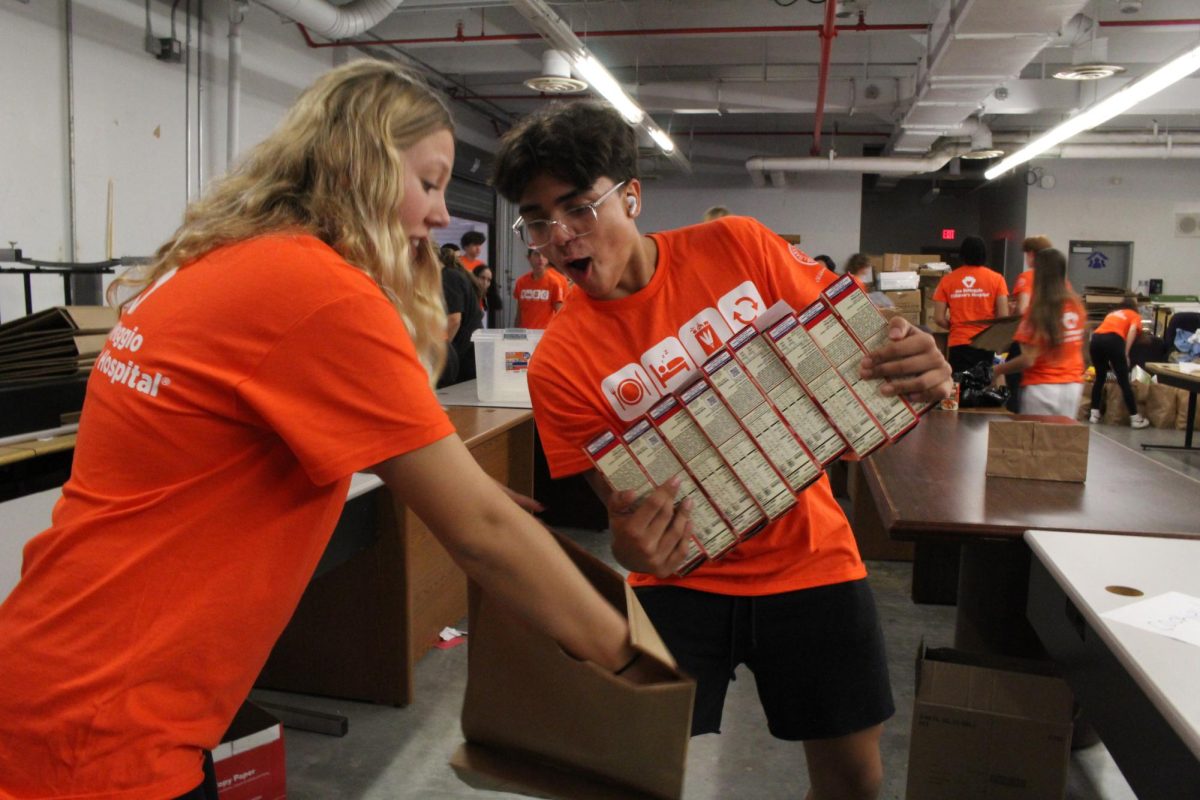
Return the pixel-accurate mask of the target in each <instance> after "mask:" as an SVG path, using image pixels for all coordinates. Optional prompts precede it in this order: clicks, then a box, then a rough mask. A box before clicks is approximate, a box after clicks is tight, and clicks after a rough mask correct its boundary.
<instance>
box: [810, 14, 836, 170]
mask: <svg viewBox="0 0 1200 800" xmlns="http://www.w3.org/2000/svg"><path fill="white" fill-rule="evenodd" d="M836 14H837V3H831V2H829V0H825V24H824V25H823V26H822V27H821V34H820V36H821V66H820V68H819V69H818V70H817V75H818V79H817V109H816V119H815V120H814V121H813V141H812V147H811V148H810V149H809V151H808V152H809V155H812V156H819V155H821V124H822V123H823V122H824V121H825V92H826V91H827V90H828V88H829V59H830V57H831V56H832V55H833V39H834V37H835V36H837V26H836V25H835V24H834V20H835V19H836Z"/></svg>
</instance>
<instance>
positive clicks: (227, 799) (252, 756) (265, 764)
mask: <svg viewBox="0 0 1200 800" xmlns="http://www.w3.org/2000/svg"><path fill="white" fill-rule="evenodd" d="M212 755H213V766H214V768H215V770H216V773H217V795H218V796H219V797H220V798H221V800H285V799H286V798H287V775H286V769H287V767H286V763H285V760H284V750H283V725H282V724H280V722H279V720H277V719H275V717H273V716H271V715H270V714H269V713H267V712H266V711H264V710H263V709H261V708H259V707H258V706H256V705H254V704H253V703H250V702H246V703H243V704H242V707H241V708H239V709H238V713H237V715H236V716H235V717H234V718H233V722H232V723H230V725H229V730H227V731H226V732H225V736H223V737H222V739H221V744H219V745H217V747H216V748H214V749H213V751H212Z"/></svg>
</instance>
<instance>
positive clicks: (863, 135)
mask: <svg viewBox="0 0 1200 800" xmlns="http://www.w3.org/2000/svg"><path fill="white" fill-rule="evenodd" d="M829 2H834V0H829ZM544 5H545V6H546V7H548V8H549V9H550V10H552V12H553V13H554V14H556V15H557V16H558V17H560V18H561V19H562V20H563V21H564V22H565V23H566V24H567V25H569V26H570V28H571V29H573V30H574V32H575V34H576V35H577V36H578V37H579V39H580V40H582V41H583V42H584V43H585V44H586V46H587V47H588V48H589V49H590V50H591V51H592V52H593V53H594V54H595V55H596V57H597V58H598V59H599V60H600V61H601V62H602V63H603V64H605V65H606V66H607V67H608V68H609V70H610V71H611V72H612V73H613V74H614V75H615V76H616V77H617V79H618V80H619V81H621V83H622V84H623V85H624V86H625V87H626V90H627V91H628V92H629V94H630V95H631V96H633V97H634V98H635V99H636V100H637V101H638V102H639V103H640V104H641V105H642V107H643V108H644V109H645V110H646V111H647V112H649V114H650V115H651V116H652V118H653V120H654V121H655V122H656V123H657V124H658V125H659V126H660V127H661V128H663V129H664V130H666V131H668V132H669V133H670V135H671V136H672V137H673V139H674V141H675V142H676V144H677V145H678V147H679V148H680V150H681V152H682V154H683V155H684V156H685V157H686V158H687V160H688V162H689V163H691V164H692V166H693V167H694V168H695V169H696V170H697V171H698V172H705V171H718V172H719V171H723V170H726V169H728V170H738V171H740V172H741V173H742V174H743V175H744V174H745V163H746V159H747V158H748V157H751V156H763V157H767V158H779V157H807V156H810V155H813V154H819V155H821V156H828V154H829V152H830V150H831V149H835V150H836V151H837V154H838V155H839V156H857V155H862V154H868V155H875V154H882V155H891V156H897V157H901V156H909V157H927V156H929V155H930V154H936V153H938V152H939V151H942V152H944V151H945V150H946V149H947V148H948V147H951V146H954V147H957V151H956V152H958V151H962V150H965V149H970V148H969V143H970V139H971V134H972V132H976V133H977V132H978V129H979V125H980V123H982V125H983V126H985V127H986V128H988V129H990V131H991V132H992V134H993V137H994V139H995V142H996V147H998V148H1001V149H1008V150H1011V149H1013V146H1014V145H1015V143H1017V142H1019V141H1021V140H1023V139H1025V138H1028V137H1029V136H1030V135H1031V134H1034V133H1037V132H1039V131H1042V130H1045V129H1046V128H1048V127H1050V126H1052V125H1054V124H1057V123H1058V122H1060V121H1062V120H1063V119H1065V118H1066V117H1067V116H1069V115H1070V114H1072V113H1073V111H1075V110H1076V109H1079V108H1082V107H1085V106H1087V105H1089V104H1090V103H1091V102H1093V101H1094V100H1095V99H1097V98H1098V97H1103V96H1104V95H1106V94H1108V93H1111V92H1112V91H1114V90H1116V89H1118V88H1119V87H1120V86H1122V85H1124V84H1125V83H1127V82H1128V81H1129V80H1131V79H1133V78H1136V77H1137V76H1139V75H1141V74H1144V73H1145V72H1146V71H1148V70H1149V69H1151V68H1153V67H1154V66H1155V65H1157V64H1159V63H1162V62H1163V61H1164V60H1166V59H1167V58H1168V57H1170V56H1171V55H1172V54H1174V53H1176V52H1178V51H1180V50H1181V49H1183V48H1184V47H1186V46H1188V45H1189V44H1194V43H1195V42H1196V41H1197V40H1198V39H1200V3H1197V2H1196V0H1143V1H1142V2H1137V1H1136V0H1091V2H1086V1H1084V0H866V1H864V0H857V2H854V1H853V0H846V1H844V2H840V3H837V10H838V12H839V13H840V14H841V15H842V16H840V17H839V18H837V19H836V23H837V26H838V28H837V35H836V36H835V37H834V38H833V39H832V47H831V57H830V60H829V68H828V75H829V78H828V84H827V96H826V99H825V106H824V110H823V121H822V124H821V132H820V135H819V137H818V135H817V132H816V131H817V126H816V118H817V114H816V111H817V104H818V96H819V90H820V84H821V80H820V77H821V76H820V73H821V69H820V62H821V37H820V33H819V32H818V29H819V28H820V27H821V25H822V23H823V21H824V17H825V13H826V8H825V5H824V3H818V2H813V1H812V0H792V2H787V0H692V1H689V2H684V1H683V0H576V1H575V2H549V3H545V4H544ZM312 40H313V43H314V44H328V40H326V39H323V38H321V37H320V36H318V35H316V34H312ZM378 40H385V41H387V42H390V44H387V45H381V44H378V43H377V41H378ZM354 41H356V42H359V43H369V44H368V45H366V47H367V49H370V50H377V51H380V52H387V53H391V54H392V55H393V56H396V57H400V58H402V59H406V60H410V61H415V62H417V63H419V64H421V65H423V66H424V67H426V68H428V69H430V70H432V71H434V72H436V73H437V74H438V75H440V76H441V77H440V78H439V81H440V82H441V83H442V85H443V86H447V87H450V91H451V92H452V93H453V95H454V97H455V100H456V101H457V102H459V103H461V104H463V105H464V106H469V107H471V108H474V109H476V110H479V111H482V112H483V113H485V114H486V115H487V116H488V117H490V118H491V119H492V120H493V123H494V126H495V128H496V129H497V130H502V129H503V128H504V127H506V126H507V125H509V124H511V122H512V121H513V120H515V119H517V118H519V117H520V116H521V115H524V114H526V113H528V112H530V111H532V110H534V109H536V108H539V107H541V106H543V105H545V104H546V103H549V102H553V100H554V97H553V96H552V95H548V94H543V93H539V92H537V91H535V90H532V89H530V88H528V87H527V86H526V85H525V81H527V80H528V79H530V78H533V77H536V76H539V75H542V74H543V55H544V53H545V51H546V50H547V49H549V45H547V43H546V42H545V41H544V40H543V39H542V38H541V37H540V36H539V35H538V34H537V33H536V32H535V28H534V27H533V25H532V24H531V22H530V21H529V19H527V18H526V16H523V15H522V13H520V12H519V11H518V10H516V9H515V8H513V7H512V6H510V5H509V4H508V3H506V2H494V1H491V2H489V0H476V1H475V2H469V1H466V2H458V1H457V0H441V1H440V2H439V0H405V2H403V3H402V4H401V5H399V7H397V9H396V10H395V11H393V12H392V13H391V14H390V15H388V16H387V17H386V18H385V19H384V20H383V21H382V22H380V23H379V24H377V25H375V26H374V27H373V28H371V29H370V30H369V31H368V32H366V33H364V34H360V35H358V36H356V37H354ZM1088 63H1103V64H1112V65H1115V66H1118V67H1121V68H1123V70H1124V72H1122V73H1120V74H1118V75H1117V76H1115V77H1110V78H1105V79H1101V80H1093V81H1066V80H1058V79H1055V78H1054V77H1053V75H1054V73H1056V72H1059V71H1062V70H1063V69H1065V68H1068V67H1071V66H1072V65H1075V66H1078V65H1080V64H1088ZM585 94H586V93H585ZM1136 111H1137V113H1134V114H1126V115H1124V116H1121V117H1118V118H1116V119H1113V120H1111V121H1110V122H1109V123H1108V124H1106V125H1105V126H1104V128H1103V129H1101V131H1107V132H1109V133H1111V134H1119V135H1121V136H1125V135H1129V136H1130V138H1131V140H1136V139H1135V138H1134V135H1136V136H1141V137H1144V136H1146V135H1151V136H1153V135H1154V134H1156V133H1157V134H1158V137H1159V139H1158V140H1151V139H1144V140H1141V141H1142V142H1143V143H1147V142H1151V141H1160V140H1163V137H1164V136H1165V134H1166V133H1172V134H1183V135H1185V139H1186V134H1189V133H1190V134H1198V133H1200V77H1191V78H1188V79H1185V80H1184V81H1182V82H1180V83H1179V84H1176V85H1175V86H1174V87H1171V88H1170V89H1168V90H1166V91H1165V92H1163V93H1162V94H1160V95H1158V96H1157V97H1154V98H1151V99H1150V100H1149V101H1147V102H1146V103H1145V104H1144V105H1143V106H1142V107H1139V108H1138V109H1136ZM649 144H650V143H649V141H647V146H649ZM814 145H816V148H815V149H814ZM674 167H675V165H672V164H670V163H667V162H666V161H665V160H664V163H663V164H662V167H661V168H662V170H663V171H664V172H665V171H670V170H671V169H672V168H674Z"/></svg>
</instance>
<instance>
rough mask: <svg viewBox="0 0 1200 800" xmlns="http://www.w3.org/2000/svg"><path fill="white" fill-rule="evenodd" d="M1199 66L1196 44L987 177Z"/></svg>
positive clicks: (1036, 141)
mask: <svg viewBox="0 0 1200 800" xmlns="http://www.w3.org/2000/svg"><path fill="white" fill-rule="evenodd" d="M1197 69H1200V44H1194V45H1192V46H1191V47H1189V48H1188V49H1187V50H1185V51H1184V52H1183V53H1181V54H1180V55H1178V56H1176V57H1175V58H1173V59H1171V60H1170V61H1168V62H1166V63H1165V64H1163V65H1162V66H1161V67H1159V68H1158V69H1156V70H1154V71H1153V72H1150V73H1147V74H1146V75H1143V76H1142V77H1140V78H1138V79H1137V80H1135V81H1132V82H1130V83H1129V84H1127V85H1126V86H1123V87H1122V88H1120V89H1118V90H1117V91H1115V92H1113V93H1112V94H1110V95H1109V96H1108V97H1106V98H1104V99H1103V100H1100V101H1099V102H1097V103H1093V104H1092V105H1090V106H1088V107H1087V108H1085V109H1084V110H1083V111H1080V112H1079V113H1078V114H1076V115H1075V116H1073V117H1071V118H1070V119H1069V120H1067V121H1066V122H1064V123H1062V124H1061V125H1058V126H1057V127H1054V128H1051V129H1050V130H1048V131H1046V132H1045V133H1043V134H1042V135H1041V136H1039V137H1038V138H1036V139H1034V140H1033V141H1032V142H1030V143H1029V144H1027V145H1025V146H1024V147H1022V148H1021V149H1020V150H1018V151H1016V152H1015V153H1013V154H1012V155H1011V156H1009V157H1008V158H1006V159H1004V160H1003V161H1001V162H1000V163H999V164H997V165H996V166H994V167H992V168H991V169H989V170H988V171H987V172H985V173H983V176H984V177H985V178H987V179H988V180H989V181H990V180H991V179H992V178H995V177H997V176H999V175H1003V174H1004V173H1006V172H1008V171H1009V170H1010V169H1012V168H1013V167H1016V166H1019V165H1021V164H1024V163H1025V162H1026V161H1029V160H1030V159H1032V158H1037V157H1038V156H1039V155H1041V154H1042V153H1044V152H1046V151H1047V150H1049V149H1050V148H1051V147H1054V146H1055V145H1057V144H1061V143H1062V142H1064V141H1066V140H1067V139H1070V138H1071V137H1072V136H1074V135H1076V134H1078V133H1083V132H1084V131H1086V130H1091V129H1092V128H1094V127H1096V126H1097V125H1099V124H1101V123H1103V122H1106V121H1108V120H1110V119H1112V118H1113V117H1115V116H1117V115H1118V114H1123V113H1124V112H1126V111H1128V110H1129V109H1131V108H1133V107H1134V106H1136V105H1137V104H1138V103H1140V102H1142V101H1143V100H1145V99H1146V98H1148V97H1152V96H1153V95H1156V94H1158V93H1159V92H1161V91H1162V90H1163V89H1165V88H1167V87H1168V86H1170V85H1171V84H1173V83H1175V82H1177V81H1180V80H1182V79H1184V78H1186V77H1187V76H1188V75H1191V74H1192V73H1193V72H1195V71H1196V70H1197Z"/></svg>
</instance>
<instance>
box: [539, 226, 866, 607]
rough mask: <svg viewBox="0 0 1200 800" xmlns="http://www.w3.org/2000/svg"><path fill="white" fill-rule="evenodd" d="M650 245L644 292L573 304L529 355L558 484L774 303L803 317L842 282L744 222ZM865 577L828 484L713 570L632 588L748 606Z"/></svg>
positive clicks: (646, 578)
mask: <svg viewBox="0 0 1200 800" xmlns="http://www.w3.org/2000/svg"><path fill="white" fill-rule="evenodd" d="M652 238H653V239H654V242H655V243H656V244H657V246H658V261H657V263H656V265H655V270H654V275H653V276H652V277H651V279H650V282H649V284H648V285H646V286H645V287H644V288H642V289H641V290H639V291H637V292H635V293H634V294H632V295H629V296H627V297H622V298H619V299H616V300H596V299H594V298H592V297H589V296H588V295H587V294H586V293H584V292H582V291H578V292H575V294H574V296H573V297H572V298H571V301H570V302H569V303H567V304H566V305H565V306H564V307H563V310H562V311H561V312H560V313H559V315H558V317H557V318H556V319H555V321H554V324H553V325H552V326H550V328H549V330H547V331H546V333H545V334H544V335H543V336H542V339H541V342H540V343H539V344H538V348H537V350H536V351H535V352H534V354H533V359H532V361H531V362H530V365H529V392H530V396H531V397H532V399H533V413H534V417H535V419H536V422H537V427H538V435H539V436H540V437H541V440H542V444H543V446H544V448H545V451H546V459H547V461H548V462H549V465H550V473H551V475H552V476H554V477H556V478H557V477H564V476H567V475H574V474H577V473H581V472H585V471H588V470H590V469H592V464H591V462H590V461H589V460H588V458H587V456H586V455H585V454H584V451H583V447H584V445H585V444H586V443H587V442H588V441H590V440H591V439H592V438H593V437H594V436H595V435H597V434H599V433H601V432H603V431H605V430H613V431H615V432H617V433H621V432H623V431H624V430H625V429H626V428H628V427H629V426H630V425H632V424H633V423H634V422H635V421H637V420H638V419H640V418H641V417H642V415H643V414H645V413H646V412H647V411H648V410H649V408H650V406H651V405H653V404H654V403H655V402H656V401H657V400H658V399H659V398H660V397H661V396H662V395H664V394H666V393H670V392H673V391H675V390H677V389H680V388H681V387H683V386H684V385H686V384H688V383H690V382H691V381H692V380H694V379H695V378H696V377H698V376H699V374H700V365H701V364H702V363H703V362H704V361H705V360H707V358H708V357H709V356H710V355H712V354H713V353H715V352H716V351H717V350H718V349H719V348H720V347H721V345H722V344H723V343H724V342H726V341H728V340H729V338H730V337H731V336H732V335H733V334H734V333H735V332H736V331H737V330H739V329H741V328H743V327H745V326H746V325H748V324H749V323H750V322H752V321H753V320H754V319H755V318H756V317H757V316H758V315H759V314H761V313H762V312H763V311H764V310H766V309H767V308H769V307H770V306H771V305H773V304H774V303H775V302H777V301H779V300H786V301H787V302H788V303H790V304H791V305H792V306H793V307H794V308H797V309H800V308H803V307H804V306H806V305H808V304H809V303H811V302H813V301H814V300H816V299H817V297H818V296H819V294H820V292H821V289H823V288H824V287H825V286H827V285H829V284H830V283H832V282H833V281H834V280H835V279H836V278H837V276H836V275H834V274H833V273H831V272H829V271H828V270H827V269H825V267H824V265H822V264H821V263H820V262H816V261H813V260H812V259H810V258H809V257H808V256H807V255H805V254H804V253H802V252H801V251H800V250H799V249H798V248H796V247H794V246H792V245H789V244H788V243H787V242H786V241H784V240H783V239H782V238H780V237H779V236H778V235H776V234H774V233H772V232H771V231H769V230H767V229H766V228H765V227H763V226H762V225H761V224H760V223H758V222H756V221H755V220H753V219H749V218H747V217H735V216H730V217H722V218H720V219H717V220H714V221H713V222H709V223H704V224H700V225H693V226H691V227H687V228H681V229H678V230H673V231H667V232H665V233H656V234H652ZM865 575H866V568H865V567H864V566H863V563H862V560H861V559H860V558H859V554H858V548H857V546H856V545H855V541H854V534H853V533H852V532H851V530H850V525H849V523H848V522H847V521H846V517H845V515H844V514H843V513H842V510H841V508H840V507H839V506H838V504H837V502H836V501H835V500H834V499H833V494H832V493H831V492H830V489H829V481H828V479H827V478H826V477H824V476H823V477H822V478H821V479H820V480H819V481H818V482H816V483H814V484H813V485H812V486H810V487H809V488H807V489H805V490H804V491H803V492H801V493H800V494H799V495H797V504H796V506H795V508H793V509H792V510H791V511H790V512H788V513H787V514H785V515H784V516H783V517H781V518H780V519H778V520H776V521H774V522H772V523H771V524H769V525H768V526H767V527H766V528H764V529H763V531H762V532H761V533H759V534H757V535H756V536H755V537H754V538H752V539H749V540H747V541H745V542H743V543H742V544H740V545H739V546H738V547H737V548H736V549H734V550H733V551H732V552H731V553H729V554H728V555H727V556H725V557H724V558H723V559H721V560H720V561H716V562H707V563H705V564H702V565H701V566H700V567H698V568H697V569H696V570H694V571H693V572H692V573H690V574H689V575H687V576H685V577H682V578H675V577H673V578H668V579H666V580H659V579H656V578H654V577H652V576H650V575H643V574H639V573H634V574H633V575H631V576H630V582H631V583H633V584H635V585H650V584H672V585H677V586H685V587H689V588H692V589H698V590H701V591H709V592H717V593H721V594H730V595H747V596H748V595H765V594H775V593H780V592H788V591H794V590H797V589H804V588H809V587H812V586H821V585H826V584H833V583H841V582H844V581H849V580H855V579H858V578H862V577H864V576H865Z"/></svg>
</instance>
